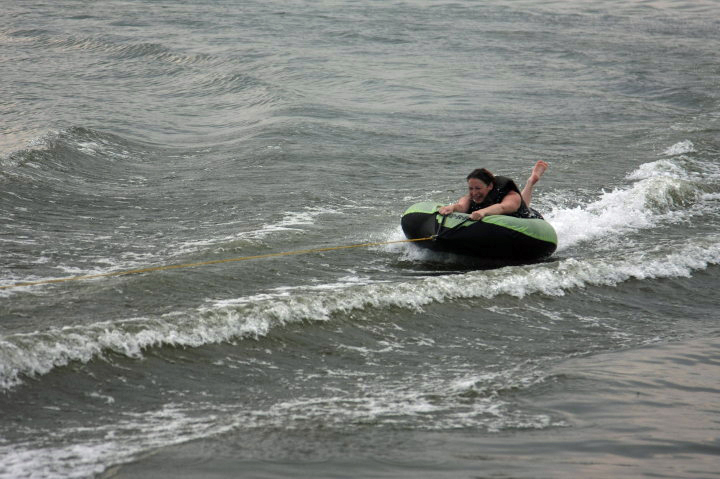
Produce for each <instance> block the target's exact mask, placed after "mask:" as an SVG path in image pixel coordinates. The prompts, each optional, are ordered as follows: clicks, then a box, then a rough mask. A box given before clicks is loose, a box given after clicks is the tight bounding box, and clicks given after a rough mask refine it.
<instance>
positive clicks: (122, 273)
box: [0, 236, 434, 290]
mask: <svg viewBox="0 0 720 479" xmlns="http://www.w3.org/2000/svg"><path fill="white" fill-rule="evenodd" d="M431 239H434V237H433V236H428V237H427V238H415V239H404V240H394V241H382V242H377V243H360V244H351V245H344V246H330V247H327V248H313V249H303V250H297V251H284V252H280V253H268V254H259V255H254V256H243V257H240V258H227V259H215V260H211V261H201V262H198V263H186V264H171V265H163V266H150V267H147V268H139V269H130V270H125V271H111V272H109V273H98V274H85V275H80V276H69V277H67V278H56V279H44V280H40V281H24V282H20V283H14V284H8V285H4V286H0V290H2V289H11V288H21V287H26V286H39V285H44V284H55V283H66V282H69V281H82V280H86V279H96V278H109V277H112V276H127V275H131V274H143V273H154V272H157V271H167V270H170V269H181V268H195V267H198V266H208V265H213V264H221V263H234V262H239V261H249V260H253V259H263V258H275V257H278V256H291V255H299V254H310V253H322V252H325V251H335V250H341V249H350V248H367V247H370V246H383V245H388V244H394V243H413V242H417V241H429V240H431Z"/></svg>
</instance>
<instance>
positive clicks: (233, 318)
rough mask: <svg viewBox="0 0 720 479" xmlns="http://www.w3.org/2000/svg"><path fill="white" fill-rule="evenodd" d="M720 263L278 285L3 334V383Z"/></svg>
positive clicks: (670, 255)
mask: <svg viewBox="0 0 720 479" xmlns="http://www.w3.org/2000/svg"><path fill="white" fill-rule="evenodd" d="M663 251H664V252H663ZM668 251H669V252H668ZM719 263H720V238H718V237H708V238H702V239H696V240H689V241H687V242H685V243H683V244H675V245H667V246H666V249H664V250H657V251H643V252H639V253H627V254H626V255H622V254H618V255H614V256H613V257H611V258H603V257H601V258H595V259H585V260H580V259H574V258H570V259H565V260H562V261H558V262H556V263H549V264H542V265H534V266H528V267H513V268H503V269H499V270H492V271H473V272H470V273H466V274H454V275H447V276H432V277H427V278H419V279H414V280H412V281H405V282H369V281H359V282H356V281H350V282H346V281H342V282H339V283H337V284H336V285H335V286H333V287H330V286H329V285H324V286H317V285H316V286H312V287H307V288H304V289H296V290H277V291H274V292H269V293H263V294H257V295H253V296H249V297H241V298H236V299H234V300H226V301H222V302H218V303H213V304H211V305H205V306H202V307H200V308H198V309H197V310H195V311H183V312H176V313H172V314H166V315H163V316H160V317H157V318H134V319H128V320H125V321H115V322H102V323H95V324H92V325H85V326H77V327H71V326H67V327H64V328H62V329H51V330H47V331H42V332H35V333H28V334H22V335H19V334H17V335H9V336H5V337H3V338H2V339H1V340H0V387H2V388H9V387H13V386H14V385H17V384H18V383H19V382H20V381H21V377H22V375H31V376H32V375H41V374H45V373H47V372H49V371H51V370H52V369H53V368H55V367H58V366H63V365H66V364H68V363H69V362H71V361H81V362H88V361H90V360H91V359H93V358H98V357H102V355H103V352H104V351H108V350H111V351H115V352H117V353H120V354H124V355H127V356H130V357H140V356H141V355H142V353H143V350H145V349H147V348H150V347H156V346H161V345H175V346H189V347H199V346H202V345H204V344H210V343H218V342H225V341H229V340H232V339H236V338H244V337H253V338H256V337H260V336H264V335H266V334H267V333H268V332H269V331H270V330H271V329H272V328H274V327H278V326H282V325H284V324H288V323H293V322H300V321H307V320H312V321H329V320H332V318H333V315H336V314H344V313H348V312H351V311H360V310H363V309H366V308H387V307H401V308H406V309H410V310H418V311H420V310H422V308H423V307H424V306H425V305H428V304H431V303H441V302H444V301H448V300H453V299H462V298H494V297H497V296H499V295H510V296H515V297H518V298H522V297H524V296H527V295H530V294H547V295H556V296H557V295H564V294H566V293H567V292H569V291H572V290H573V289H577V288H582V287H585V286H588V285H605V286H614V285H617V284H619V283H621V282H623V281H627V280H629V279H633V278H634V279H640V280H644V279H652V278H668V277H687V276H690V275H691V274H692V272H693V271H697V270H701V269H705V268H707V266H708V265H710V264H719Z"/></svg>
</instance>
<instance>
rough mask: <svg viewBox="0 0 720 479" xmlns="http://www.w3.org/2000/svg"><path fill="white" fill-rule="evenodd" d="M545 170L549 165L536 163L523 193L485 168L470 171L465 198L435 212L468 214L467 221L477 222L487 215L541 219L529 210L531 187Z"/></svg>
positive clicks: (514, 185) (535, 212)
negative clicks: (468, 219) (468, 218)
mask: <svg viewBox="0 0 720 479" xmlns="http://www.w3.org/2000/svg"><path fill="white" fill-rule="evenodd" d="M547 168H548V164H547V163H546V162H544V161H538V162H537V163H535V166H534V167H533V170H532V173H531V174H530V178H528V181H527V183H526V184H525V188H523V190H522V192H521V191H520V189H519V188H518V187H517V185H516V184H515V182H514V181H513V180H511V179H510V178H507V177H504V176H495V175H493V174H492V173H490V172H489V171H488V170H486V169H485V168H478V169H477V170H473V171H472V172H471V173H470V174H469V175H468V176H467V182H468V194H467V195H465V196H463V197H462V198H460V199H459V200H458V201H457V203H455V204H452V205H448V206H443V207H442V208H440V210H439V211H438V212H439V213H440V214H441V215H449V214H450V213H453V212H455V211H458V212H460V213H470V219H471V220H476V221H477V220H481V219H483V218H484V217H485V216H489V215H510V216H518V217H520V218H542V215H540V213H538V212H537V211H535V210H533V209H532V208H530V202H531V201H532V190H533V187H534V186H535V183H537V182H538V180H539V179H540V177H541V176H542V175H543V173H545V170H546V169H547Z"/></svg>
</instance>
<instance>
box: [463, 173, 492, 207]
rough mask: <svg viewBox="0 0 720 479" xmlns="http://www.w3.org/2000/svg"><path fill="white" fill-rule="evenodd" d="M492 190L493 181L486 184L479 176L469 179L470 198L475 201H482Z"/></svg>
mask: <svg viewBox="0 0 720 479" xmlns="http://www.w3.org/2000/svg"><path fill="white" fill-rule="evenodd" d="M490 190H492V183H490V184H489V185H486V184H485V183H483V182H482V181H481V180H478V179H477V178H470V179H469V180H468V192H469V193H470V199H471V200H473V201H474V202H475V203H482V202H483V200H484V199H485V197H486V196H487V194H488V193H490Z"/></svg>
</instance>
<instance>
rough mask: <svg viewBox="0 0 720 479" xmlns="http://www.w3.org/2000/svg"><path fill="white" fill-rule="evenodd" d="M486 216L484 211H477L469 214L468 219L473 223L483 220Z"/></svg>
mask: <svg viewBox="0 0 720 479" xmlns="http://www.w3.org/2000/svg"><path fill="white" fill-rule="evenodd" d="M486 216H487V213H485V211H484V210H477V211H473V212H472V213H470V219H471V220H473V221H480V220H481V219H483V218H485V217H486Z"/></svg>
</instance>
